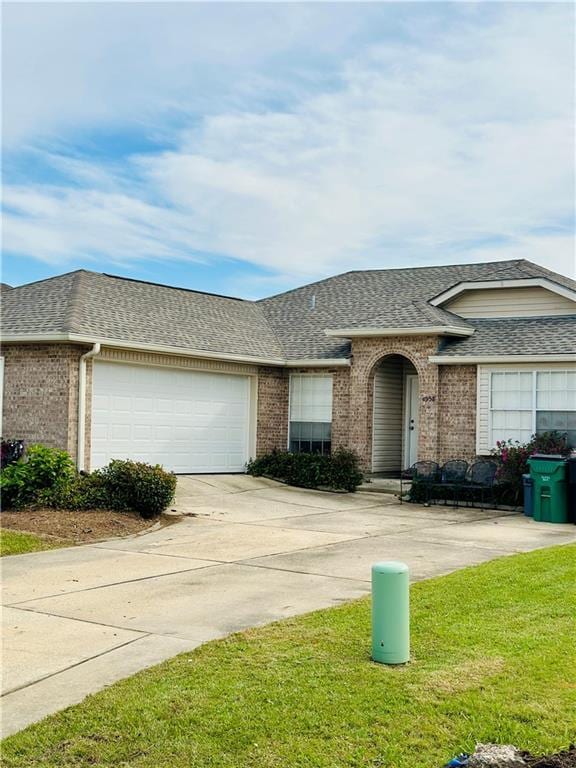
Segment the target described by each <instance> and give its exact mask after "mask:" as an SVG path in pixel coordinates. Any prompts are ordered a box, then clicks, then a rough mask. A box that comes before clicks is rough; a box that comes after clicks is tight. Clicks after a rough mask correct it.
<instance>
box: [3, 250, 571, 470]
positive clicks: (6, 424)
mask: <svg viewBox="0 0 576 768" xmlns="http://www.w3.org/2000/svg"><path fill="white" fill-rule="evenodd" d="M1 334H2V364H3V373H2V376H1V377H0V378H1V380H2V385H3V386H2V390H3V427H2V433H3V435H4V437H7V438H23V439H24V440H25V441H26V442H27V443H28V444H30V443H33V442H42V443H45V444H47V445H51V446H58V447H60V448H65V449H66V450H68V451H69V452H70V453H71V454H72V455H73V456H74V457H75V460H76V461H77V464H78V466H79V467H80V468H85V469H94V468H96V467H100V466H102V465H104V464H106V463H107V462H108V461H109V460H110V459H112V458H133V459H138V460H142V461H147V462H154V463H156V462H159V463H161V464H163V465H164V466H166V467H167V468H169V469H171V470H173V471H175V472H179V473H194V472H201V473H210V472H242V471H243V470H244V466H245V463H246V461H247V460H248V459H249V458H250V457H253V456H256V455H261V454H264V453H266V452H269V451H271V450H272V449H282V450H284V449H286V448H289V449H290V450H292V451H321V452H329V451H330V450H334V449H335V448H336V447H338V446H345V447H350V448H352V449H354V450H355V451H356V452H357V453H358V454H359V456H360V459H361V462H362V466H363V468H364V470H366V471H372V472H378V473H385V474H387V475H391V476H393V475H394V474H396V473H398V472H399V470H400V469H401V468H403V467H406V466H408V465H410V464H412V463H413V462H414V461H416V460H417V459H434V460H436V461H440V462H442V461H445V460H447V459H449V458H453V457H459V458H465V459H468V460H472V459H474V458H475V457H476V456H485V455H487V454H489V453H490V450H491V449H492V448H493V447H494V446H495V443H496V441H497V440H500V439H507V438H512V439H514V440H520V441H525V440H527V439H528V438H529V437H530V435H531V434H532V433H534V432H536V431H548V430H550V429H559V430H561V431H567V432H568V433H569V436H570V439H571V440H572V442H573V443H574V444H576V282H575V281H573V280H570V279H569V278H567V277H563V276H562V275H559V274H556V273H554V272H551V271H549V270H547V269H544V268H543V267H540V266H537V265H536V264H532V263H530V262H529V261H525V260H514V261H504V262H497V263H482V264H465V265H455V266H437V267H418V268H406V269H382V270H368V271H352V272H347V273H345V274H342V275H337V276H335V277H331V278H328V279H326V280H321V281H319V282H316V283H312V284H310V285H305V286H303V287H301V288H297V289H295V290H292V291H287V292H285V293H281V294H279V295H277V296H271V297H270V298H267V299H262V300H260V301H244V300H241V299H236V298H230V297H226V296H219V295H213V294H208V293H204V292H201V291H193V290H187V289H181V288H173V287H168V286H165V285H157V284H152V283H147V282H143V281H139V280H131V279H126V278H122V277H116V276H113V275H107V274H100V273H96V272H88V271H85V270H78V271H75V272H70V273H68V274H64V275H60V276H58V277H53V278H49V279H47V280H41V281H39V282H34V283H29V284H27V285H22V286H20V287H17V288H9V287H5V288H4V290H3V291H2V328H1Z"/></svg>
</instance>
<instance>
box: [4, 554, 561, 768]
mask: <svg viewBox="0 0 576 768" xmlns="http://www.w3.org/2000/svg"><path fill="white" fill-rule="evenodd" d="M575 579H576V547H574V546H571V547H557V548H554V549H549V550H543V551H539V552H534V553H531V554H526V555H518V556H514V557H506V558H502V559H500V560H497V561H494V562H492V563H488V564H485V565H482V566H479V567H477V568H469V569H467V570H464V571H460V572H459V573H455V574H452V575H450V576H446V577H443V578H438V579H433V580H431V581H427V582H421V583H419V584H416V585H415V586H414V587H412V590H411V599H412V654H413V660H412V662H411V663H410V665H408V666H406V667H397V668H390V667H384V666H380V665H376V664H373V663H372V662H371V661H370V659H369V649H370V603H369V600H367V599H363V600H360V601H356V602H353V603H348V604H346V605H343V606H341V607H338V608H335V609H331V610H324V611H319V612H316V613H313V614H309V615H307V616H304V617H300V618H296V619H293V620H288V621H283V622H280V623H277V624H272V625H269V626H267V627H264V628H261V629H256V630H252V631H249V632H246V633H242V634H238V635H235V636H233V637H231V638H229V639H227V640H224V641H218V642H213V643H209V644H207V645H205V646H203V647H202V648H199V649H198V650H197V651H195V652H193V653H190V654H185V655H182V656H179V657H177V658H176V659H173V660H171V661H169V662H166V663H164V664H162V665H160V666H158V667H155V668H154V669H151V670H148V671H145V672H142V673H140V674H138V675H136V676H135V677H133V678H131V679H129V680H126V681H123V682H120V683H117V684H116V685H113V686H111V687H110V688H108V689H107V690H105V691H103V692H101V693H99V694H96V695H94V696H91V697H89V698H88V699H87V700H86V701H85V702H83V703H82V704H80V705H78V706H76V707H72V708H70V709H68V710H67V711H65V712H63V713H60V714H58V715H55V716H53V717H50V718H48V719H47V720H45V721H44V722H43V723H41V724H39V725H36V726H32V727H30V728H28V729H27V730H25V731H24V732H22V733H20V734H17V735H15V736H13V737H11V738H10V739H7V740H6V741H5V742H4V745H3V746H4V750H3V761H4V762H3V765H5V766H40V765H42V766H94V765H98V766H131V767H132V766H135V767H136V766H137V767H138V768H140V767H141V766H147V767H149V768H164V767H165V768H168V767H170V768H190V767H194V768H196V767H197V768H208V767H209V766H214V768H216V766H218V768H242V767H243V766H251V768H252V767H253V768H256V767H258V768H267V767H272V766H274V768H286V766H290V767H292V766H294V767H295V766H298V767H299V768H300V767H301V768H304V767H306V768H311V767H312V766H314V767H316V766H317V767H319V768H320V767H321V768H336V767H337V766H338V767H340V766H358V767H359V768H360V766H362V767H363V768H364V767H365V768H368V767H369V768H376V767H377V766H386V767H387V768H435V767H436V766H442V765H444V763H445V762H446V761H447V760H448V758H450V757H451V756H453V755H454V754H456V753H458V752H462V751H470V750H472V749H473V747H474V743H475V742H476V741H483V742H500V743H512V744H515V745H516V746H518V747H519V748H520V749H529V750H531V751H532V752H533V753H545V752H553V751H556V750H558V749H560V748H561V747H564V746H567V745H568V743H569V742H570V740H571V739H574V737H575V735H576V714H575V713H576V650H575V648H576V642H575V631H574V615H575V608H576V606H575V589H574V585H575Z"/></svg>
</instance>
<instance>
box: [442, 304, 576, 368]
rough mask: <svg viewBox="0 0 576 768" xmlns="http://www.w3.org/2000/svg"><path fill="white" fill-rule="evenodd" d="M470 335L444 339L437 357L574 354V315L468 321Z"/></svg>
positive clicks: (575, 351)
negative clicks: (471, 330) (471, 329)
mask: <svg viewBox="0 0 576 768" xmlns="http://www.w3.org/2000/svg"><path fill="white" fill-rule="evenodd" d="M468 322H469V323H470V325H471V326H472V327H473V328H474V331H475V332H474V335H473V336H467V337H466V338H464V339H447V340H445V341H444V342H443V343H442V344H441V349H440V350H439V352H438V354H439V356H441V357H461V356H462V355H466V356H468V355H473V356H482V355H495V354H496V355H557V354H560V355H574V359H575V361H576V315H569V316H565V317H564V316H559V317H499V318H494V319H489V320H469V321H468Z"/></svg>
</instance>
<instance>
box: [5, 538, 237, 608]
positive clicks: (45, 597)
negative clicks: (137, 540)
mask: <svg viewBox="0 0 576 768" xmlns="http://www.w3.org/2000/svg"><path fill="white" fill-rule="evenodd" d="M122 551H124V550H122ZM138 554H142V553H141V552H138ZM144 554H147V553H144ZM160 557H172V555H160ZM181 559H182V560H194V559H199V558H191V557H190V558H184V557H182V558H181ZM202 559H203V560H205V558H202ZM208 562H210V565H201V566H200V567H199V568H184V569H183V570H180V571H170V572H169V573H156V574H154V575H152V576H140V577H139V578H137V579H126V580H125V581H113V582H111V583H110V584H96V585H95V586H93V587H83V588H82V589H71V590H69V591H68V592H56V593H55V594H53V595H41V596H39V597H31V598H30V599H27V600H17V601H16V602H15V603H3V606H4V607H5V608H18V607H19V606H21V605H26V603H33V602H35V601H36V600H51V599H52V598H54V597H66V595H78V594H81V593H82V592H92V591H93V590H95V589H105V588H106V587H118V586H120V585H121V584H134V583H136V582H138V581H149V580H150V579H158V578H162V577H163V576H177V575H178V574H179V573H191V572H192V571H205V570H207V569H208V568H214V567H216V566H217V565H231V563H226V562H224V561H220V560H213V561H208Z"/></svg>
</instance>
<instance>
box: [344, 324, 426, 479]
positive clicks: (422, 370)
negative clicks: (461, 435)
mask: <svg viewBox="0 0 576 768" xmlns="http://www.w3.org/2000/svg"><path fill="white" fill-rule="evenodd" d="M437 349H438V339H437V337H436V336H386V337H380V338H377V337H376V338H359V339H354V341H353V343H352V368H351V371H350V418H349V423H350V446H351V447H352V448H353V449H354V450H355V451H356V452H357V453H358V455H359V456H360V461H361V464H362V467H363V469H364V470H365V471H370V470H371V466H372V405H373V391H374V373H375V371H376V368H377V366H378V365H379V363H380V362H381V361H382V360H383V359H384V358H385V357H387V356H388V355H401V356H403V357H405V358H407V359H408V360H409V361H410V362H411V363H412V364H413V365H414V367H415V368H416V371H417V372H418V380H419V385H420V414H419V416H420V418H419V422H420V423H419V437H418V457H419V458H420V459H436V456H437V451H438V366H437V365H432V364H431V363H429V362H428V357H429V356H430V355H433V354H435V353H436V352H437Z"/></svg>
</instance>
